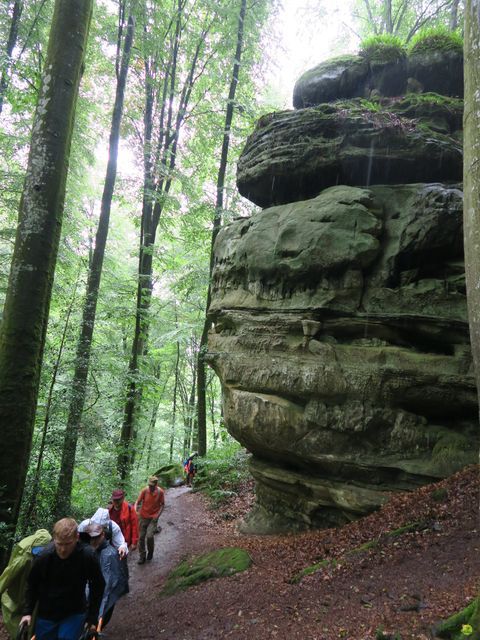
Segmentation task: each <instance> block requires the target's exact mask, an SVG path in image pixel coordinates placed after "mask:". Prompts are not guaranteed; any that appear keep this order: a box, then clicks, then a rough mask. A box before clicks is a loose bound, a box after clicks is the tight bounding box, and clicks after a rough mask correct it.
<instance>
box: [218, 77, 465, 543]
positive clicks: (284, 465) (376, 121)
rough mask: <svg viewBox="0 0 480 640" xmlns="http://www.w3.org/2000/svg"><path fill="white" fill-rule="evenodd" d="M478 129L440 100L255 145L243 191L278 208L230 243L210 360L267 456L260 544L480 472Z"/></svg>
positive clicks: (259, 453) (227, 238)
mask: <svg viewBox="0 0 480 640" xmlns="http://www.w3.org/2000/svg"><path fill="white" fill-rule="evenodd" d="M319 82H324V83H325V85H326V86H324V87H323V88H320V89H319V90H318V93H319V94H321V93H322V91H323V94H322V95H326V96H329V97H328V99H329V100H333V99H334V97H335V95H334V94H332V93H331V86H330V85H331V83H330V80H321V79H320V81H319ZM329 83H330V84H329ZM329 92H330V93H329ZM341 97H345V95H344V94H342V95H341ZM460 122H461V108H460V105H459V103H458V101H451V100H448V99H441V98H440V96H432V95H430V96H428V95H423V96H411V95H409V96H407V97H403V96H402V97H399V98H393V99H392V98H390V99H388V100H385V101H383V102H382V104H381V109H379V110H378V111H375V110H369V109H367V108H366V107H365V105H363V104H362V102H361V101H360V99H357V100H353V101H350V102H349V103H345V102H343V103H338V102H334V103H332V104H323V105H320V106H314V107H310V108H308V109H301V110H297V111H293V112H282V113H280V114H273V115H272V116H271V117H269V118H264V119H263V121H261V122H260V123H259V125H258V127H257V129H256V131H255V132H254V134H253V135H252V136H251V138H250V139H249V140H248V142H247V146H246V148H245V151H244V153H243V155H242V158H241V160H240V162H239V167H238V183H239V189H240V191H241V192H242V193H244V194H245V195H247V196H248V197H249V198H250V199H252V200H253V201H254V202H256V203H258V204H260V205H262V206H266V207H267V208H266V209H264V210H263V211H259V212H258V213H256V214H254V215H253V216H252V217H251V218H248V219H239V220H237V221H236V222H233V223H232V224H230V225H228V226H226V227H225V228H224V229H223V230H222V231H221V232H220V233H219V235H218V238H217V242H216V246H215V268H214V274H213V283H212V303H211V307H210V316H211V319H212V322H213V323H214V328H213V329H212V331H211V333H210V337H209V353H208V359H209V362H210V364H211V366H212V367H213V368H214V369H215V371H216V372H217V374H218V376H219V378H220V380H221V382H222V386H223V392H224V417H225V422H226V425H227V428H228V429H229V431H230V433H232V435H233V436H234V437H235V438H236V439H238V440H239V441H240V442H241V443H242V444H243V445H245V446H246V447H247V449H248V450H249V451H251V452H252V454H253V457H252V463H251V470H252V473H253V475H254V477H255V480H256V494H257V506H256V509H255V510H254V512H253V513H252V515H251V518H250V520H249V522H248V523H247V525H246V527H247V528H249V529H250V530H253V531H256V532H268V531H278V530H285V529H290V530H292V529H293V530H294V529H301V528H304V527H316V526H326V525H331V524H337V523H343V522H345V521H348V520H349V519H351V518H354V517H357V516H358V515H361V514H363V513H366V512H368V511H370V510H372V509H374V508H376V507H378V506H379V505H380V504H381V503H382V502H383V501H384V500H385V499H386V496H387V495H388V493H387V492H389V491H395V490H404V489H410V488H413V487H416V486H418V485H420V484H423V483H426V482H429V481H432V480H433V479H436V478H439V477H443V476H445V475H448V474H449V473H452V472H454V471H455V470H457V469H459V468H461V467H462V466H463V465H465V464H467V463H469V462H474V461H475V460H476V457H477V451H478V436H477V416H478V413H477V398H476V389H475V384H474V379H473V376H472V362H471V355H470V348H469V338H468V324H467V317H466V300H465V284H464V265H463V247H462V192H461V185H459V184H458V180H459V179H460V177H461V147H460V143H459V139H460V134H461V131H460ZM313 196H314V197H313ZM272 205H277V206H272Z"/></svg>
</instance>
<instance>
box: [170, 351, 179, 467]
mask: <svg viewBox="0 0 480 640" xmlns="http://www.w3.org/2000/svg"><path fill="white" fill-rule="evenodd" d="M179 364H180V343H179V341H178V340H177V357H176V359H175V383H174V385H173V402H172V424H171V427H170V456H169V459H170V462H172V460H173V445H174V443H175V422H176V419H177V393H178V374H179V371H178V367H179Z"/></svg>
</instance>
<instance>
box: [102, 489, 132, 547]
mask: <svg viewBox="0 0 480 640" xmlns="http://www.w3.org/2000/svg"><path fill="white" fill-rule="evenodd" d="M108 513H109V515H110V520H112V521H113V522H116V523H117V524H118V526H119V527H120V529H121V531H122V533H123V537H124V538H125V542H126V543H127V544H128V549H129V551H134V550H135V549H136V548H137V544H138V516H137V512H136V511H135V509H134V508H133V507H132V506H131V505H130V504H128V502H127V501H126V500H125V491H123V490H122V489H115V491H113V493H112V506H111V507H110V509H109V510H108Z"/></svg>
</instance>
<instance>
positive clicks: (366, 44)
mask: <svg viewBox="0 0 480 640" xmlns="http://www.w3.org/2000/svg"><path fill="white" fill-rule="evenodd" d="M359 55H360V56H362V57H363V58H366V59H367V60H370V61H373V62H396V61H397V60H402V59H403V58H406V55H407V51H406V49H405V46H404V45H403V43H402V41H401V40H400V38H398V37H397V36H393V35H391V34H387V33H385V34H382V35H379V36H372V37H370V38H366V39H365V40H363V41H362V43H361V44H360V50H359Z"/></svg>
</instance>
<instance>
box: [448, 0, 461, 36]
mask: <svg viewBox="0 0 480 640" xmlns="http://www.w3.org/2000/svg"><path fill="white" fill-rule="evenodd" d="M459 2H460V0H452V7H451V9H450V24H449V28H450V31H455V30H456V29H457V28H458V5H459Z"/></svg>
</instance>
